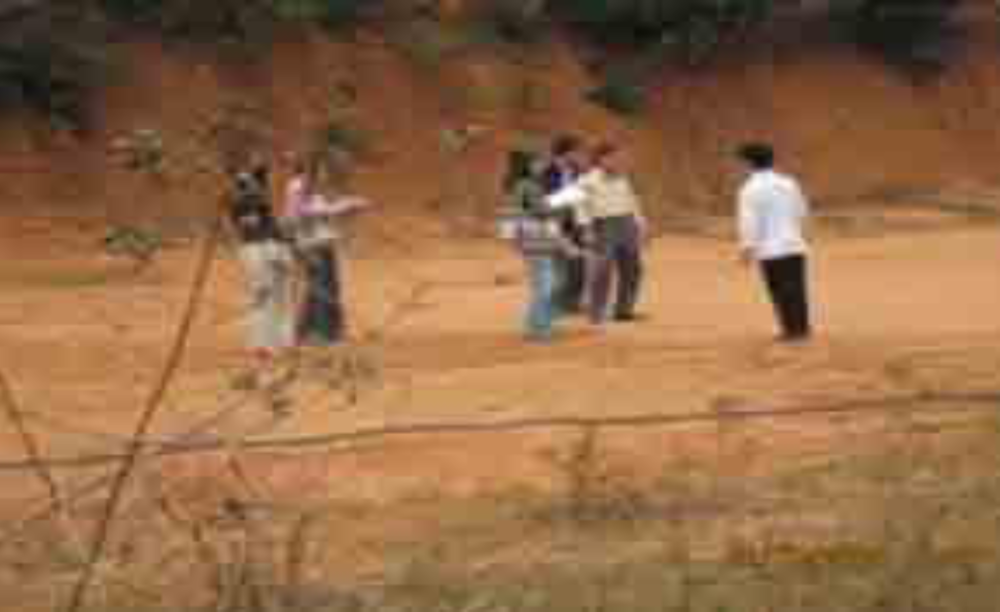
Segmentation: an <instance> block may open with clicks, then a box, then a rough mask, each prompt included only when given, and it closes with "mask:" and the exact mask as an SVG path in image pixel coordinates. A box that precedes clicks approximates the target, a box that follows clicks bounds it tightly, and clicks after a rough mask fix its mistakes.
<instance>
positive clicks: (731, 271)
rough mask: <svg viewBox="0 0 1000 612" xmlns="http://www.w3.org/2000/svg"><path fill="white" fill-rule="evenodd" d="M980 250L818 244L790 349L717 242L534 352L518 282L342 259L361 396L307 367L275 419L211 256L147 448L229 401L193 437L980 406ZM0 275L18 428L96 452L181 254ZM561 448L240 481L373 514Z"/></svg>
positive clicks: (469, 443) (124, 412)
mask: <svg viewBox="0 0 1000 612" xmlns="http://www.w3.org/2000/svg"><path fill="white" fill-rule="evenodd" d="M998 245H1000V231H997V230H996V229H980V230H963V231H949V232H940V233H934V234H921V235H917V236H898V237H888V238H878V239H865V240H844V239H841V240H832V239H831V240H821V241H820V244H819V245H818V249H817V256H816V258H815V263H814V267H813V274H814V279H815V286H816V294H817V295H816V301H817V303H818V313H817V314H818V320H819V327H820V329H821V330H822V335H821V337H820V339H819V340H818V341H817V342H816V343H815V344H814V345H813V346H808V347H800V348H789V347H780V346H776V345H774V344H773V343H772V342H771V340H770V338H771V336H772V334H773V331H772V320H771V313H770V309H769V306H768V305H767V304H766V302H765V301H764V300H763V295H762V293H761V292H760V289H759V285H758V281H757V279H756V277H755V276H753V275H752V274H750V273H749V272H748V271H747V270H744V269H742V268H740V267H739V266H737V265H736V264H735V263H734V261H733V260H732V253H731V250H730V247H729V246H728V245H726V244H724V243H721V242H714V241H709V240H694V239H689V238H679V237H667V238H664V239H663V240H662V241H660V242H659V243H658V244H657V245H656V247H655V249H654V251H653V252H652V254H651V256H650V258H649V285H648V293H647V295H648V299H647V301H646V303H645V307H644V310H645V312H647V313H648V314H649V315H650V316H651V317H652V319H651V320H650V321H649V322H647V323H643V324H642V325H636V326H622V327H612V328H609V329H608V330H606V331H603V332H596V331H594V330H592V329H589V328H588V327H587V326H585V325H583V324H580V323H576V322H574V323H570V324H569V325H567V326H566V328H565V334H564V338H563V339H562V340H561V341H560V342H558V343H556V344H554V345H552V346H526V345H524V344H523V343H522V342H521V341H520V340H519V337H518V334H517V324H518V322H519V319H520V309H521V300H522V293H523V289H522V287H521V286H520V285H519V284H518V281H519V278H520V274H521V270H520V264H519V262H518V261H517V259H516V258H515V257H513V256H512V255H511V254H509V253H506V252H504V251H501V250H498V249H496V248H494V247H491V246H488V245H477V246H473V247H470V248H469V250H468V251H466V252H465V253H463V256H462V257H456V256H445V255H435V254H428V255H426V256H423V257H419V258H409V259H406V260H403V259H400V258H394V259H388V258H372V259H361V260H357V261H352V262H351V264H350V279H351V283H352V284H351V289H352V298H353V299H352V303H351V310H352V313H353V316H354V320H355V322H356V328H357V330H358V331H359V332H366V331H381V332H384V334H385V336H386V338H385V340H384V341H382V342H377V343H364V344H362V346H361V348H360V349H359V351H357V352H354V353H352V354H351V355H352V356H353V359H354V360H355V361H359V362H361V363H363V364H367V365H369V366H371V367H373V368H374V370H375V374H376V375H377V376H376V379H375V381H374V383H377V384H368V383H367V382H365V383H364V384H362V386H361V388H360V391H361V393H360V399H359V400H358V402H357V403H356V404H353V405H347V404H346V403H345V401H344V393H342V392H341V391H339V390H335V389H332V388H331V386H330V381H331V380H332V379H333V378H334V377H335V373H334V372H333V371H332V370H331V369H330V368H331V365H330V364H331V363H333V364H334V365H335V364H336V363H340V361H338V359H340V357H338V358H337V359H333V360H332V361H330V360H331V359H332V358H329V357H327V358H324V357H323V356H311V357H310V359H309V363H311V364H312V367H311V368H310V369H307V371H306V372H305V374H303V376H302V377H301V379H300V380H299V381H298V382H297V383H296V384H295V385H294V386H293V387H292V388H291V390H290V398H291V400H292V402H293V404H292V409H293V411H294V414H293V416H292V417H290V418H287V419H284V420H281V421H278V422H275V421H273V420H272V419H271V417H270V413H269V411H268V410H267V409H266V408H265V407H264V406H263V405H262V403H261V401H259V396H257V395H254V394H251V393H248V392H245V391H239V390H237V389H234V388H233V385H232V381H233V379H234V377H236V376H237V375H238V374H239V372H240V371H241V370H242V368H243V366H244V356H243V353H242V349H241V344H240V342H241V332H242V329H241V327H240V320H239V316H240V312H241V311H240V308H241V301H242V291H241V284H240V282H241V279H240V274H239V270H238V269H237V267H236V265H235V263H234V262H233V261H232V260H231V259H228V258H227V259H226V260H224V261H222V262H221V265H220V267H219V268H218V270H217V273H216V276H215V282H214V284H213V287H212V290H211V292H210V295H209V296H208V302H207V304H206V309H205V311H204V316H203V317H202V318H201V320H200V322H199V325H198V329H197V333H196V335H195V338H194V341H193V344H192V346H191V351H190V358H189V360H188V362H187V365H186V367H185V370H184V372H183V375H182V376H181V378H180V379H179V380H178V383H177V386H176V388H175V390H174V391H173V393H172V394H171V396H170V399H169V406H168V410H167V411H165V413H164V415H163V417H162V418H161V420H160V422H159V426H158V428H157V431H158V432H160V435H168V434H171V433H177V432H182V431H186V430H189V429H190V428H191V427H192V426H193V425H194V424H197V423H200V422H202V421H204V420H205V419H206V418H207V417H210V415H212V414H214V413H215V412H217V411H219V410H220V409H223V408H225V407H227V406H239V405H241V404H247V405H246V406H244V407H243V408H241V409H239V410H236V411H235V412H232V413H227V415H226V417H225V418H224V419H223V420H222V421H220V423H219V424H218V426H217V427H215V428H213V429H212V430H211V431H213V432H215V433H218V434H224V435H229V436H241V435H267V436H280V435H303V434H316V433H321V432H331V431H347V430H351V429H354V428H359V427H380V426H385V425H400V424H412V423H427V422H438V421H447V422H455V421H462V422H466V421H468V422H492V421H495V420H503V419H516V418H528V417H546V416H568V415H579V416H594V417H596V416H609V415H624V414H637V413H688V412H703V411H706V410H712V409H718V408H719V407H720V406H721V407H727V409H754V408H758V409H759V408H775V407H777V408H780V407H782V406H790V405H802V404H811V403H817V404H821V403H824V402H830V401H839V400H845V399H847V400H850V399H857V398H870V397H873V396H880V395H887V394H888V395H891V394H898V393H911V392H918V391H922V390H923V391H927V390H945V391H949V390H950V391H958V390H963V391H964V390H992V389H995V388H997V385H998V383H1000V374H998V372H1000V368H998V367H997V366H998V365H1000V342H998V340H1000V317H998V316H997V313H998V312H1000V284H998V283H996V281H995V279H996V274H997V270H998V269H1000V266H998V264H1000V249H998ZM5 260H7V261H9V262H11V261H17V262H18V263H17V264H12V265H11V266H10V267H6V268H5V271H4V273H3V274H2V275H0V287H3V289H2V293H0V335H2V337H3V342H2V344H0V365H2V366H3V368H4V369H5V370H6V371H7V372H8V373H9V375H10V376H11V377H12V379H13V380H14V381H15V387H16V392H17V394H18V396H19V397H20V398H21V400H22V402H23V405H24V407H25V408H26V410H28V411H29V412H32V413H34V415H35V416H33V417H32V420H31V422H32V424H33V425H34V427H36V428H37V429H38V431H39V432H40V435H41V437H42V443H43V446H44V447H45V448H46V450H47V451H48V452H50V453H53V454H57V455H62V456H72V455H75V454H79V453H87V452H97V451H107V450H110V449H113V448H115V447H116V445H118V444H119V441H118V440H117V439H116V438H115V436H121V435H122V434H124V433H125V432H127V431H129V430H130V429H131V427H132V426H133V424H134V420H135V418H136V410H137V406H138V404H139V402H140V401H141V400H142V399H143V398H144V396H145V394H146V393H147V389H148V387H149V386H150V384H151V381H152V380H153V378H154V376H155V374H156V372H157V369H158V368H159V367H160V364H161V363H162V361H163V357H164V355H163V352H164V350H165V346H166V345H167V339H168V337H169V335H170V334H171V333H172V331H173V329H174V327H175V325H176V321H177V319H178V317H179V312H180V310H181V308H182V305H183V303H184V299H185V291H186V284H185V281H186V279H187V277H188V276H189V275H190V268H191V256H190V254H186V253H174V254H171V255H170V256H169V257H168V258H167V260H166V261H165V262H164V264H165V265H164V266H163V267H162V268H161V269H160V270H159V271H158V272H156V273H155V275H154V276H155V277H154V278H151V279H149V280H147V281H144V282H142V283H138V282H134V281H126V280H117V277H115V276H114V275H112V276H107V275H106V273H104V272H100V273H99V272H95V270H97V271H103V270H106V269H107V267H108V264H107V262H104V261H100V260H94V261H90V262H87V261H85V260H83V261H81V259H80V258H79V255H78V254H77V255H76V256H75V258H74V259H73V260H69V259H67V258H61V257H59V256H50V257H48V258H44V259H43V258H30V257H28V258H21V259H20V260H15V259H13V254H6V255H5ZM102 274H104V276H102ZM415 288H417V289H420V288H423V289H422V290H421V291H416V292H415V291H414V289H415ZM414 296H416V297H414ZM386 321H391V322H392V323H391V325H387V324H386V323H385V322H386ZM317 364H318V365H317ZM320 366H323V367H320ZM769 427H772V428H773V429H774V432H775V434H776V435H779V436H780V435H782V432H787V431H789V430H795V432H796V434H797V435H796V437H795V439H796V440H801V438H802V436H803V435H804V433H805V434H807V433H808V432H803V424H802V423H801V422H795V423H790V424H788V425H784V424H780V425H779V424H773V425H770V426H769ZM820 433H821V432H819V431H817V434H818V435H819V434H820ZM561 435H562V434H556V433H553V432H540V433H537V434H536V433H532V434H518V435H514V434H504V435H497V436H487V437H482V438H463V437H452V438H449V439H448V441H447V443H446V444H444V443H442V440H440V439H434V438H430V437H423V438H414V439H408V440H398V441H393V442H391V443H389V444H387V445H385V446H384V447H379V448H378V449H377V450H376V449H375V448H374V447H373V448H372V449H371V450H369V451H366V452H361V453H358V454H356V455H350V456H346V455H345V456H341V458H340V459H339V460H338V461H330V460H329V457H328V456H316V457H315V459H316V460H315V461H306V460H299V461H297V462H292V463H293V464H294V465H292V464H288V462H275V461H273V458H267V457H263V456H261V457H259V458H257V459H254V460H253V461H252V463H253V465H254V468H253V469H257V470H259V474H258V475H259V476H260V481H261V482H264V483H268V486H271V485H273V486H275V487H279V488H281V487H284V486H297V485H295V484H294V482H298V483H300V484H301V483H303V482H308V483H309V484H311V485H318V484H320V483H322V482H333V481H337V482H339V484H338V486H337V489H338V491H339V492H341V493H343V494H344V495H347V496H351V495H362V496H365V497H382V496H394V495H396V494H403V493H405V492H406V491H410V490H416V489H419V488H420V487H421V486H423V485H425V484H426V483H427V482H428V481H433V482H436V483H439V484H442V486H445V487H446V488H449V489H453V490H456V491H459V492H471V491H474V490H477V489H478V488H480V487H482V486H484V484H487V485H488V484H490V483H496V482H498V481H503V480H507V479H513V480H518V479H520V478H523V477H531V476H532V475H538V476H541V477H545V476H544V475H545V474H546V473H547V469H548V467H547V466H546V464H545V462H544V461H541V460H540V459H539V458H540V456H541V455H543V454H544V453H545V452H546V450H545V449H546V448H548V447H550V446H551V445H552V444H554V443H555V440H556V439H557V438H558V437H559V436H561ZM666 435H667V434H666V433H664V434H663V435H659V434H658V435H654V436H650V435H642V434H639V433H635V434H624V433H623V434H620V435H616V437H615V440H616V443H618V444H620V445H621V446H622V447H623V448H629V449H631V450H630V452H633V453H636V454H639V455H642V454H643V453H653V454H654V455H655V453H656V452H657V451H656V449H657V448H662V446H661V445H662V444H664V443H665V442H664V440H665V438H664V437H663V436H666ZM658 436H659V437H658ZM806 437H808V435H806ZM776 439H778V440H780V439H781V438H780V437H779V438H776ZM0 444H2V446H0V449H2V450H0V459H4V460H17V459H19V458H21V456H22V455H21V450H20V448H19V446H18V445H17V442H16V438H15V437H14V436H13V432H12V431H11V430H10V428H9V427H8V426H6V425H3V426H0ZM275 463H277V464H278V465H285V464H288V465H289V469H287V470H286V469H280V468H274V465H275ZM182 464H185V465H188V466H189V467H190V466H192V465H196V464H197V462H196V461H195V460H193V459H192V460H187V461H186V462H185V461H178V462H177V465H178V466H180V465H182ZM292 468H294V469H292ZM192 469H194V468H192ZM498 474H502V475H503V477H502V478H498ZM64 477H65V478H78V477H79V474H78V473H75V472H73V473H67V474H65V475H64ZM0 481H2V483H3V486H0V490H3V491H5V493H4V497H13V498H17V499H20V498H23V497H24V496H23V494H22V492H23V488H22V487H21V486H20V484H21V483H26V482H28V481H27V480H26V479H25V478H24V477H23V476H21V477H17V476H15V475H12V474H10V473H3V474H0ZM320 488H321V487H320Z"/></svg>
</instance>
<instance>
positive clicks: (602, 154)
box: [592, 142, 621, 164]
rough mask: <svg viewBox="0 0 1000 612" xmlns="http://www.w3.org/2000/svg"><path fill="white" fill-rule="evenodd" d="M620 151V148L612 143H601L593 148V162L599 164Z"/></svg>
mask: <svg viewBox="0 0 1000 612" xmlns="http://www.w3.org/2000/svg"><path fill="white" fill-rule="evenodd" d="M620 150H621V148H620V147H619V146H618V145H616V144H615V143H613V142H602V143H600V144H599V145H597V146H596V147H594V153H593V156H592V157H593V162H594V163H595V164H599V163H601V162H602V161H604V160H605V159H606V158H608V157H611V156H612V155H614V154H615V153H617V152H618V151H620Z"/></svg>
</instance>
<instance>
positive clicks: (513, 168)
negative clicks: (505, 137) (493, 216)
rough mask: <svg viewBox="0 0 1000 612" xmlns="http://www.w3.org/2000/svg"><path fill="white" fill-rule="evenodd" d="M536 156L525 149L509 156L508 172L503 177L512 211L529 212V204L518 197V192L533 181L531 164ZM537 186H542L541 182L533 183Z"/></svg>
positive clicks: (505, 192) (512, 152)
mask: <svg viewBox="0 0 1000 612" xmlns="http://www.w3.org/2000/svg"><path fill="white" fill-rule="evenodd" d="M534 159H535V156H534V155H532V154H531V153H530V152H529V151H525V150H524V149H515V150H513V151H511V152H510V153H509V154H508V155H507V172H506V174H504V177H503V185H502V187H503V194H504V199H505V202H506V204H507V205H508V208H510V209H511V210H512V211H517V212H527V211H528V204H529V203H528V202H527V201H525V200H524V199H523V198H520V197H518V195H517V192H518V190H519V189H520V188H521V187H523V186H524V185H525V181H530V180H531V179H532V172H531V164H532V162H533V161H534ZM532 182H533V183H534V184H536V185H539V186H540V185H541V183H540V181H538V180H534V181H532Z"/></svg>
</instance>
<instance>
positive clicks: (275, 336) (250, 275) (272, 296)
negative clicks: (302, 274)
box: [229, 166, 295, 364]
mask: <svg viewBox="0 0 1000 612" xmlns="http://www.w3.org/2000/svg"><path fill="white" fill-rule="evenodd" d="M229 212H230V220H231V221H232V223H233V226H234V228H235V229H236V233H237V236H238V238H239V241H240V247H239V257H240V260H241V261H242V263H243V267H244V270H245V272H246V275H247V281H248V284H249V289H250V317H249V322H250V346H251V349H252V350H253V352H254V355H255V356H256V357H257V358H259V359H260V360H261V362H262V363H263V364H266V363H268V362H270V361H271V360H272V359H274V358H275V357H277V356H279V355H280V354H281V352H283V351H284V350H285V349H288V348H290V347H292V346H293V345H294V341H295V333H294V315H293V305H292V290H291V284H292V283H291V278H292V271H293V267H292V257H291V252H290V250H289V248H288V245H287V243H286V242H285V241H284V240H283V238H282V233H281V229H280V226H279V224H278V221H277V219H276V218H275V216H274V212H273V211H272V209H271V197H270V188H269V177H268V169H267V167H266V166H258V167H257V168H255V169H254V170H252V171H250V172H240V173H239V174H237V176H236V185H235V190H234V192H233V194H232V196H231V200H230V211H229Z"/></svg>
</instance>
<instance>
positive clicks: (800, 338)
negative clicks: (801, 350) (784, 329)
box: [777, 334, 812, 344]
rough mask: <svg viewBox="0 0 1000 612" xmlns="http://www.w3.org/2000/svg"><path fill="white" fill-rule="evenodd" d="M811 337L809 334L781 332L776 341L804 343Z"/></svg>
mask: <svg viewBox="0 0 1000 612" xmlns="http://www.w3.org/2000/svg"><path fill="white" fill-rule="evenodd" d="M811 339H812V336H810V335H809V334H781V335H780V336H778V339H777V341H778V342H780V343H781V344H806V343H808V342H809V341H810V340H811Z"/></svg>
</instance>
